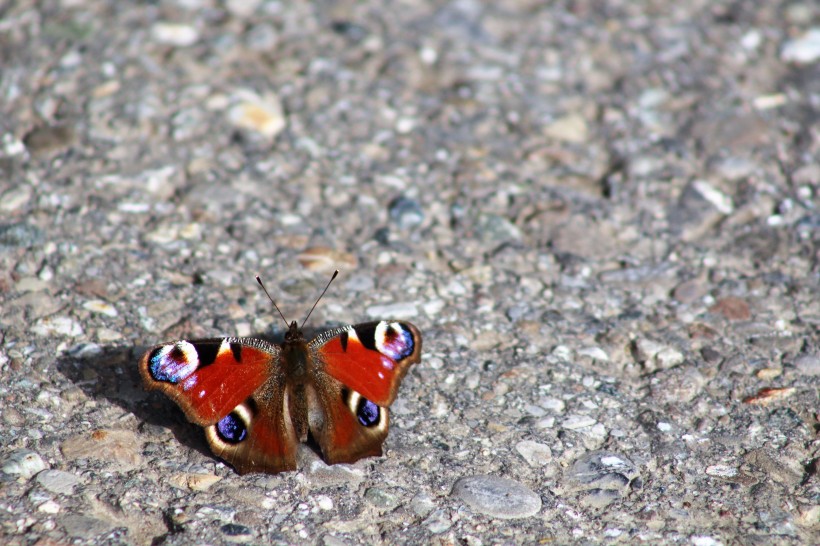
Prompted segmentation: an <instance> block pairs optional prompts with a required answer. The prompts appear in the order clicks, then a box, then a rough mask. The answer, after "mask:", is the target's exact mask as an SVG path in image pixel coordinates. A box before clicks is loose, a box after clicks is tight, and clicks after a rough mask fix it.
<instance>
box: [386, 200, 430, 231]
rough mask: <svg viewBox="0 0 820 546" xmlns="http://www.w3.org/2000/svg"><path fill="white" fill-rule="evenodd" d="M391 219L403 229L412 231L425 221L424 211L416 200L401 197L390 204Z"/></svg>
mask: <svg viewBox="0 0 820 546" xmlns="http://www.w3.org/2000/svg"><path fill="white" fill-rule="evenodd" d="M388 211H389V214H390V219H391V220H392V221H393V222H394V223H395V224H396V225H397V226H399V228H401V229H412V228H414V227H416V226H418V225H419V224H421V223H422V222H423V221H424V211H423V210H422V208H421V205H419V203H418V201H416V200H415V199H410V198H409V197H405V196H403V195H402V196H399V197H396V198H395V199H393V201H391V202H390V205H389V208H388Z"/></svg>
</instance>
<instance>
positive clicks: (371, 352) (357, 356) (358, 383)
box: [309, 321, 421, 406]
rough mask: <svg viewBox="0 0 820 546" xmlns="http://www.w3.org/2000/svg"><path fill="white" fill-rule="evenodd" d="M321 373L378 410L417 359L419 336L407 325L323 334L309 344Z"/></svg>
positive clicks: (388, 401) (381, 325) (367, 326)
mask: <svg viewBox="0 0 820 546" xmlns="http://www.w3.org/2000/svg"><path fill="white" fill-rule="evenodd" d="M309 347H310V349H311V352H313V353H314V354H315V356H316V357H317V360H318V362H319V363H320V364H319V365H320V366H321V368H322V370H323V371H324V373H326V374H327V375H329V376H331V377H333V378H335V379H337V380H338V381H340V382H341V383H342V384H343V385H345V386H346V387H348V388H350V389H352V390H354V391H356V392H357V393H359V394H361V395H362V396H363V397H364V398H366V399H367V400H370V401H371V402H374V403H375V404H377V405H379V406H389V405H390V404H392V403H393V400H395V398H396V393H397V391H398V388H399V383H400V382H401V379H402V378H403V377H404V375H405V374H406V373H407V370H408V369H409V367H410V365H412V364H414V363H416V362H418V361H419V359H420V357H421V334H420V333H419V331H418V329H417V328H416V327H415V326H413V325H412V324H410V323H409V322H388V321H379V322H367V323H364V324H356V325H355V326H345V327H343V328H338V329H336V330H331V331H330V332H326V333H324V334H322V335H320V336H319V337H317V338H316V339H314V340H313V341H311V342H310V344H309Z"/></svg>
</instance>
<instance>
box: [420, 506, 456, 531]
mask: <svg viewBox="0 0 820 546" xmlns="http://www.w3.org/2000/svg"><path fill="white" fill-rule="evenodd" d="M424 525H425V526H426V527H427V529H429V530H430V532H431V533H433V534H439V533H443V532H444V531H446V530H447V529H449V528H450V527H452V526H453V520H452V518H450V516H448V515H447V512H445V511H444V510H436V511H435V512H433V513H432V514H430V515H429V516H427V519H425V520H424Z"/></svg>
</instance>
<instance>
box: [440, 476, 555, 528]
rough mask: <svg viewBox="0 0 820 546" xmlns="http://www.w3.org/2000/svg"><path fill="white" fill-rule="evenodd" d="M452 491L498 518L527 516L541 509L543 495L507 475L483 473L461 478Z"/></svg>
mask: <svg viewBox="0 0 820 546" xmlns="http://www.w3.org/2000/svg"><path fill="white" fill-rule="evenodd" d="M452 494H453V495H455V496H457V497H459V498H460V499H461V500H463V501H464V502H465V503H466V504H467V505H468V506H469V507H470V508H472V509H473V510H475V511H476V512H479V513H482V514H486V515H488V516H491V517H495V518H499V519H513V518H527V517H531V516H534V515H535V514H537V513H538V511H539V510H541V497H540V496H538V495H537V494H536V493H535V492H533V491H532V490H531V489H529V488H527V487H526V486H524V485H522V484H520V483H518V482H516V481H514V480H510V479H507V478H500V477H498V476H491V475H481V476H470V477H466V478H460V479H459V480H458V481H456V483H455V485H454V486H453V491H452Z"/></svg>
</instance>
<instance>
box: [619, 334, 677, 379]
mask: <svg viewBox="0 0 820 546" xmlns="http://www.w3.org/2000/svg"><path fill="white" fill-rule="evenodd" d="M632 355H633V356H634V357H635V360H636V361H637V362H638V363H639V364H641V366H643V367H644V369H645V370H646V371H647V372H654V371H657V370H668V369H669V368H674V367H675V366H677V365H679V364H681V363H682V362H683V361H684V359H685V358H684V355H683V353H682V352H680V351H679V350H677V349H676V348H674V347H668V346H666V345H663V344H661V343H658V342H657V341H653V340H651V339H646V338H641V339H636V340H635V341H634V342H633V343H632Z"/></svg>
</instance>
